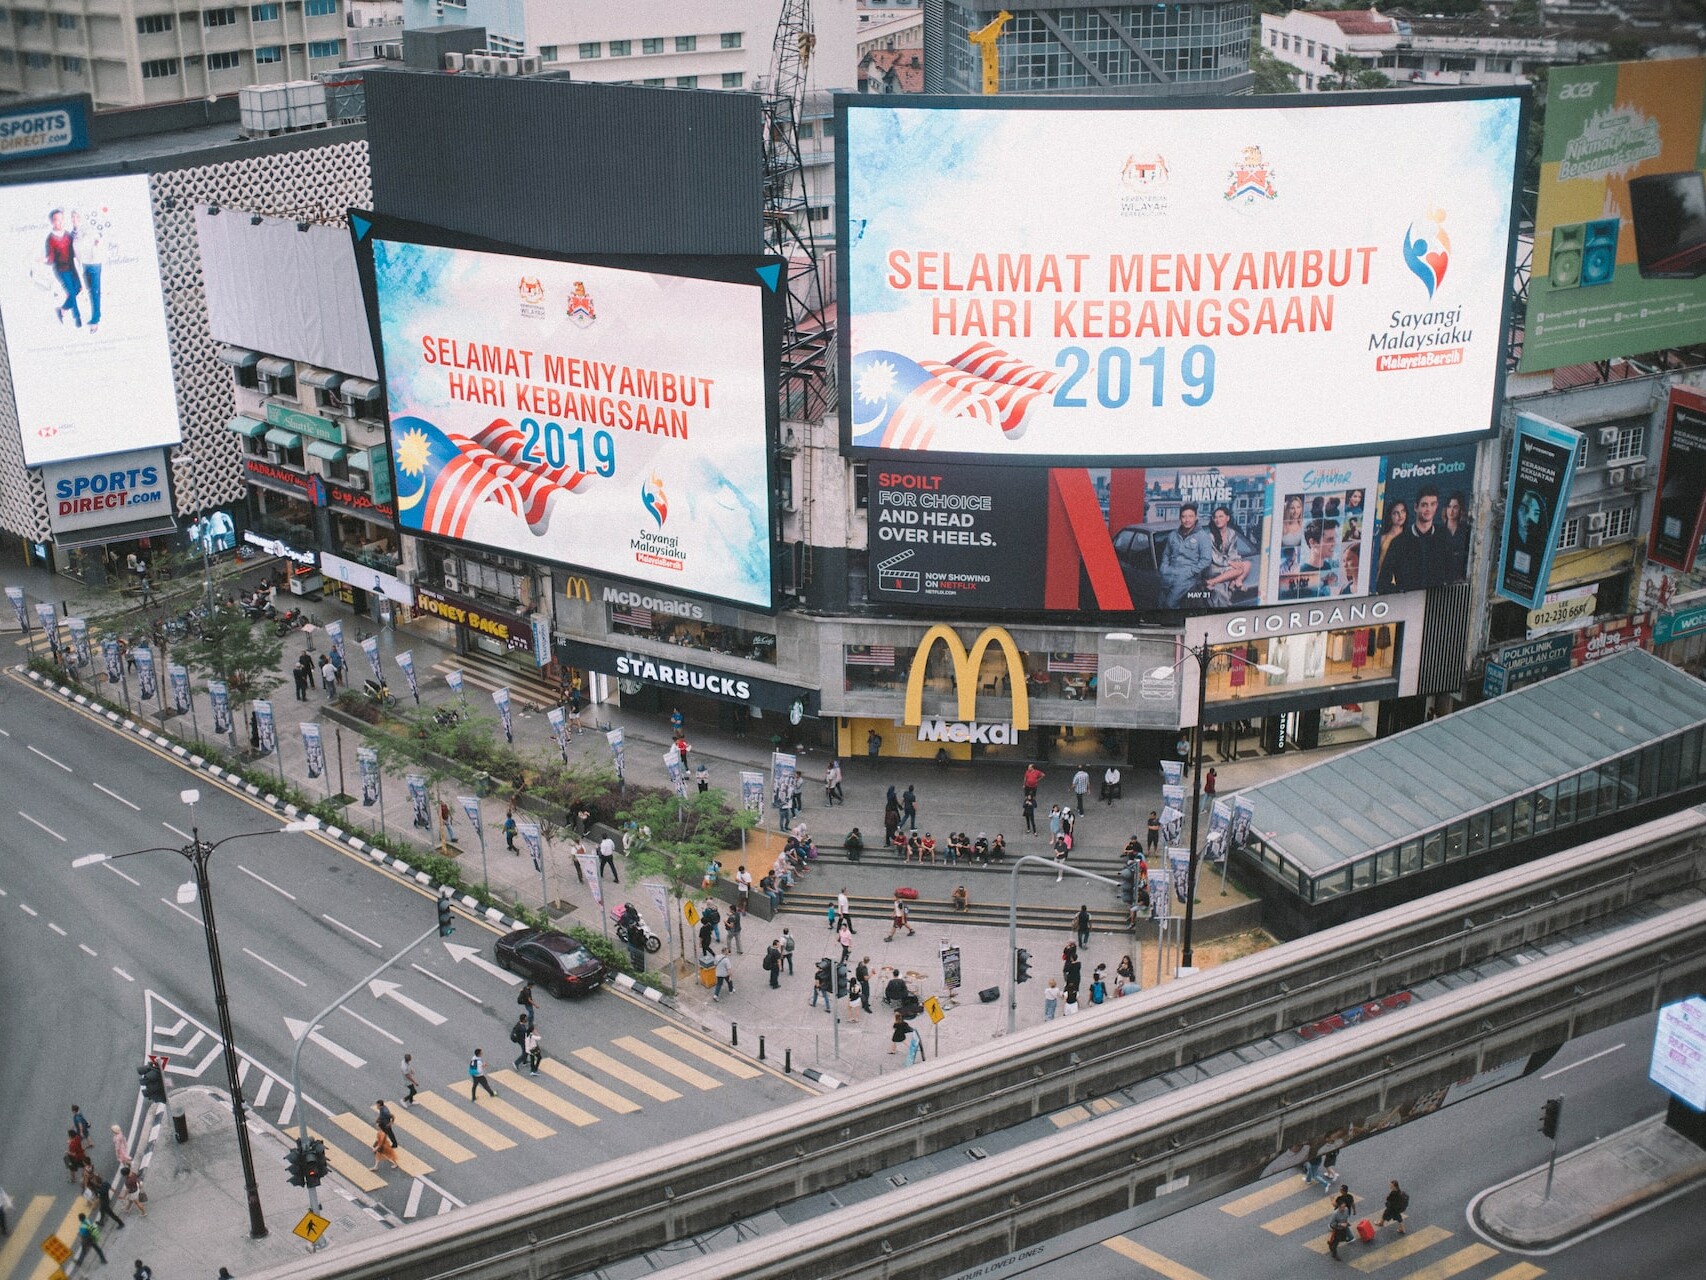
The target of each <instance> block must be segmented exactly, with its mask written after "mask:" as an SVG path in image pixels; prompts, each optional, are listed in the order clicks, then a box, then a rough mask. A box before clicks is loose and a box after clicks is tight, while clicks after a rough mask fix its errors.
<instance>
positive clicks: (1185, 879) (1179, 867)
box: [1167, 845, 1191, 905]
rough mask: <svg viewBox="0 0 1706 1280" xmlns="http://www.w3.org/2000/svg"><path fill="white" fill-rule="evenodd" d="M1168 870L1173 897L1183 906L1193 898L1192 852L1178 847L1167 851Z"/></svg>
mask: <svg viewBox="0 0 1706 1280" xmlns="http://www.w3.org/2000/svg"><path fill="white" fill-rule="evenodd" d="M1167 870H1168V871H1169V872H1170V873H1171V879H1172V882H1173V896H1174V897H1175V898H1177V899H1178V900H1179V902H1180V904H1181V905H1183V904H1184V903H1186V902H1189V901H1190V897H1191V851H1190V850H1189V849H1181V848H1179V847H1178V846H1177V845H1175V846H1173V847H1172V848H1170V849H1168V850H1167Z"/></svg>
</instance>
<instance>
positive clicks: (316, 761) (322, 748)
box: [302, 721, 326, 778]
mask: <svg viewBox="0 0 1706 1280" xmlns="http://www.w3.org/2000/svg"><path fill="white" fill-rule="evenodd" d="M302 755H303V757H304V758H305V759H306V760H307V761H308V776H309V777H310V778H318V777H320V776H321V775H322V774H324V773H325V772H326V744H325V743H324V742H322V741H321V740H320V726H319V725H317V724H314V723H313V722H311V721H304V722H303V724H302Z"/></svg>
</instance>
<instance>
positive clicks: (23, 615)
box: [6, 587, 30, 631]
mask: <svg viewBox="0 0 1706 1280" xmlns="http://www.w3.org/2000/svg"><path fill="white" fill-rule="evenodd" d="M6 599H8V600H10V601H11V602H12V612H13V613H14V614H15V615H16V616H17V619H18V630H19V631H28V630H29V629H30V615H29V611H28V610H27V609H25V608H24V589H23V588H22V587H7V588H6Z"/></svg>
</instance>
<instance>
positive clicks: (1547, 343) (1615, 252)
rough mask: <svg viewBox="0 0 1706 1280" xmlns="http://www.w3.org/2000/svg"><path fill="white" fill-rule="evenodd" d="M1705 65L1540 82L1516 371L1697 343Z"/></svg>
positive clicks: (1563, 71)
mask: <svg viewBox="0 0 1706 1280" xmlns="http://www.w3.org/2000/svg"><path fill="white" fill-rule="evenodd" d="M1703 129H1706V59H1703V58H1673V59H1666V60H1661V61H1655V62H1614V63H1602V64H1599V65H1595V66H1584V67H1570V66H1559V67H1553V68H1552V69H1551V72H1550V74H1549V75H1548V77H1547V92H1546V137H1545V140H1544V142H1543V143H1542V145H1541V153H1540V203H1539V207H1538V209H1537V210H1536V214H1535V220H1534V270H1533V275H1532V277H1531V279H1530V280H1529V285H1528V317H1527V321H1526V324H1525V326H1524V332H1523V346H1522V364H1521V367H1522V368H1523V369H1524V370H1532V369H1555V368H1557V367H1558V366H1559V365H1566V364H1580V363H1584V362H1587V361H1592V360H1609V359H1612V358H1614V357H1616V356H1627V355H1635V354H1638V353H1640V352H1645V351H1657V350H1658V349H1660V348H1661V347H1673V346H1689V345H1691V344H1693V343H1696V342H1698V341H1699V340H1700V321H1699V314H1700V309H1701V308H1702V307H1706V177H1703V171H1706V134H1703V132H1702V131H1703Z"/></svg>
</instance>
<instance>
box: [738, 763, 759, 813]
mask: <svg viewBox="0 0 1706 1280" xmlns="http://www.w3.org/2000/svg"><path fill="white" fill-rule="evenodd" d="M740 803H741V807H742V808H744V809H746V810H747V811H749V812H751V813H763V812H764V775H763V774H762V773H759V772H758V771H757V770H756V769H742V770H741V771H740Z"/></svg>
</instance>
